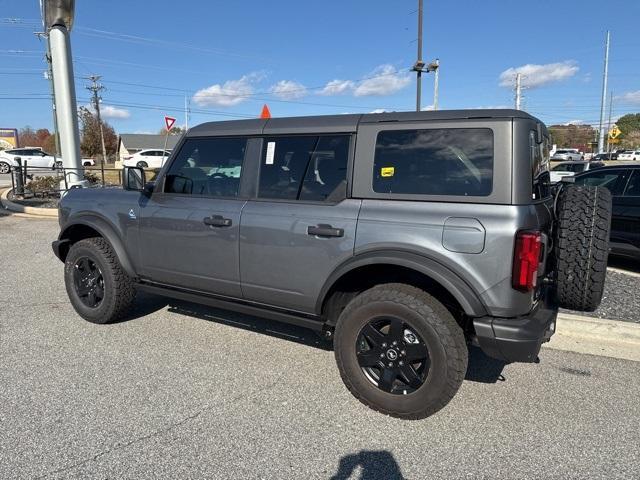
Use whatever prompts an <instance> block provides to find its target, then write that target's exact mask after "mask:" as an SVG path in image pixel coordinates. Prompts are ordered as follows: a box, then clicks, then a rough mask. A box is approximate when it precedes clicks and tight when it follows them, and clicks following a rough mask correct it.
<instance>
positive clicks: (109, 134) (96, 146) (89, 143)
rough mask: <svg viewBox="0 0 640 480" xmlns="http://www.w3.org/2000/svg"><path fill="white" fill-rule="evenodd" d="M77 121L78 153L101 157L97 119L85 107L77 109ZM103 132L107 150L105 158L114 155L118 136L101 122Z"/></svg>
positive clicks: (111, 128)
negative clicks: (78, 131)
mask: <svg viewBox="0 0 640 480" xmlns="http://www.w3.org/2000/svg"><path fill="white" fill-rule="evenodd" d="M78 119H79V120H80V151H81V152H82V155H83V156H88V157H97V156H102V142H101V140H100V124H99V123H98V118H97V117H96V115H94V114H93V112H92V111H91V110H89V109H88V108H86V107H80V108H79V109H78ZM102 130H103V132H104V145H105V148H106V150H107V157H109V156H111V155H113V154H115V153H116V150H117V148H118V136H117V135H116V132H115V130H114V129H113V127H112V126H111V125H109V124H108V123H106V122H105V121H102Z"/></svg>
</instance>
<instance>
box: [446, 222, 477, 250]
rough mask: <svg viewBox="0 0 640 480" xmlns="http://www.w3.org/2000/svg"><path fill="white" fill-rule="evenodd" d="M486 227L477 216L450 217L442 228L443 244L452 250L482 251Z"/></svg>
mask: <svg viewBox="0 0 640 480" xmlns="http://www.w3.org/2000/svg"><path fill="white" fill-rule="evenodd" d="M485 235H486V232H485V229H484V226H483V225H482V224H481V223H480V221H479V220H478V219H477V218H467V217H449V218H447V219H446V220H445V222H444V226H443V229H442V246H443V247H444V248H446V249H447V250H449V251H451V252H458V253H480V252H482V250H484V239H485Z"/></svg>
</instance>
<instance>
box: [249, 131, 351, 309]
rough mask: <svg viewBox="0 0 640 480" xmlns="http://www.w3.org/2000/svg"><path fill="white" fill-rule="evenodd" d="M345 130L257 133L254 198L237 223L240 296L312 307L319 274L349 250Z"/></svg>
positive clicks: (320, 281)
mask: <svg viewBox="0 0 640 480" xmlns="http://www.w3.org/2000/svg"><path fill="white" fill-rule="evenodd" d="M351 140H352V138H351V135H350V134H324V135H291V136H284V135H282V136H271V137H267V138H264V139H263V147H262V155H261V158H260V166H259V180H258V185H257V198H256V199H253V200H249V201H248V202H247V203H246V205H245V207H244V209H243V211H242V220H241V226H240V277H241V281H242V291H243V294H244V297H245V298H246V299H248V300H252V301H256V302H261V303H265V304H272V305H278V306H281V307H285V308H289V309H292V310H298V311H302V312H308V313H313V312H314V309H315V304H316V300H317V298H318V295H319V293H320V290H321V289H322V286H323V284H324V282H325V280H326V279H327V278H328V277H329V275H330V274H331V272H333V270H334V269H335V268H336V267H337V266H338V265H339V264H340V263H342V262H343V261H345V260H346V259H348V258H350V257H351V256H352V255H353V248H354V244H355V233H356V222H357V219H358V212H359V209H360V204H361V201H360V200H354V199H348V198H346V197H347V185H348V183H347V178H348V175H347V172H348V165H350V161H349V158H350V157H351Z"/></svg>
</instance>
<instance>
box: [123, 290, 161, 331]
mask: <svg viewBox="0 0 640 480" xmlns="http://www.w3.org/2000/svg"><path fill="white" fill-rule="evenodd" d="M168 304H169V299H168V298H165V297H160V296H158V295H151V294H149V293H144V292H138V293H137V294H136V301H135V302H134V304H133V308H132V309H131V311H130V312H129V313H128V314H127V315H125V316H124V317H123V318H121V319H120V320H117V321H115V322H113V324H114V325H115V324H117V323H122V322H128V321H130V320H135V319H136V318H141V317H145V316H147V315H151V314H152V313H154V312H157V311H158V310H162V309H163V308H165V307H166V306H167V305H168Z"/></svg>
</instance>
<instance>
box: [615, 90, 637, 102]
mask: <svg viewBox="0 0 640 480" xmlns="http://www.w3.org/2000/svg"><path fill="white" fill-rule="evenodd" d="M615 99H616V100H622V101H623V102H627V103H634V104H640V90H636V91H635V92H627V93H623V94H622V95H619V96H617V97H615Z"/></svg>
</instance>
